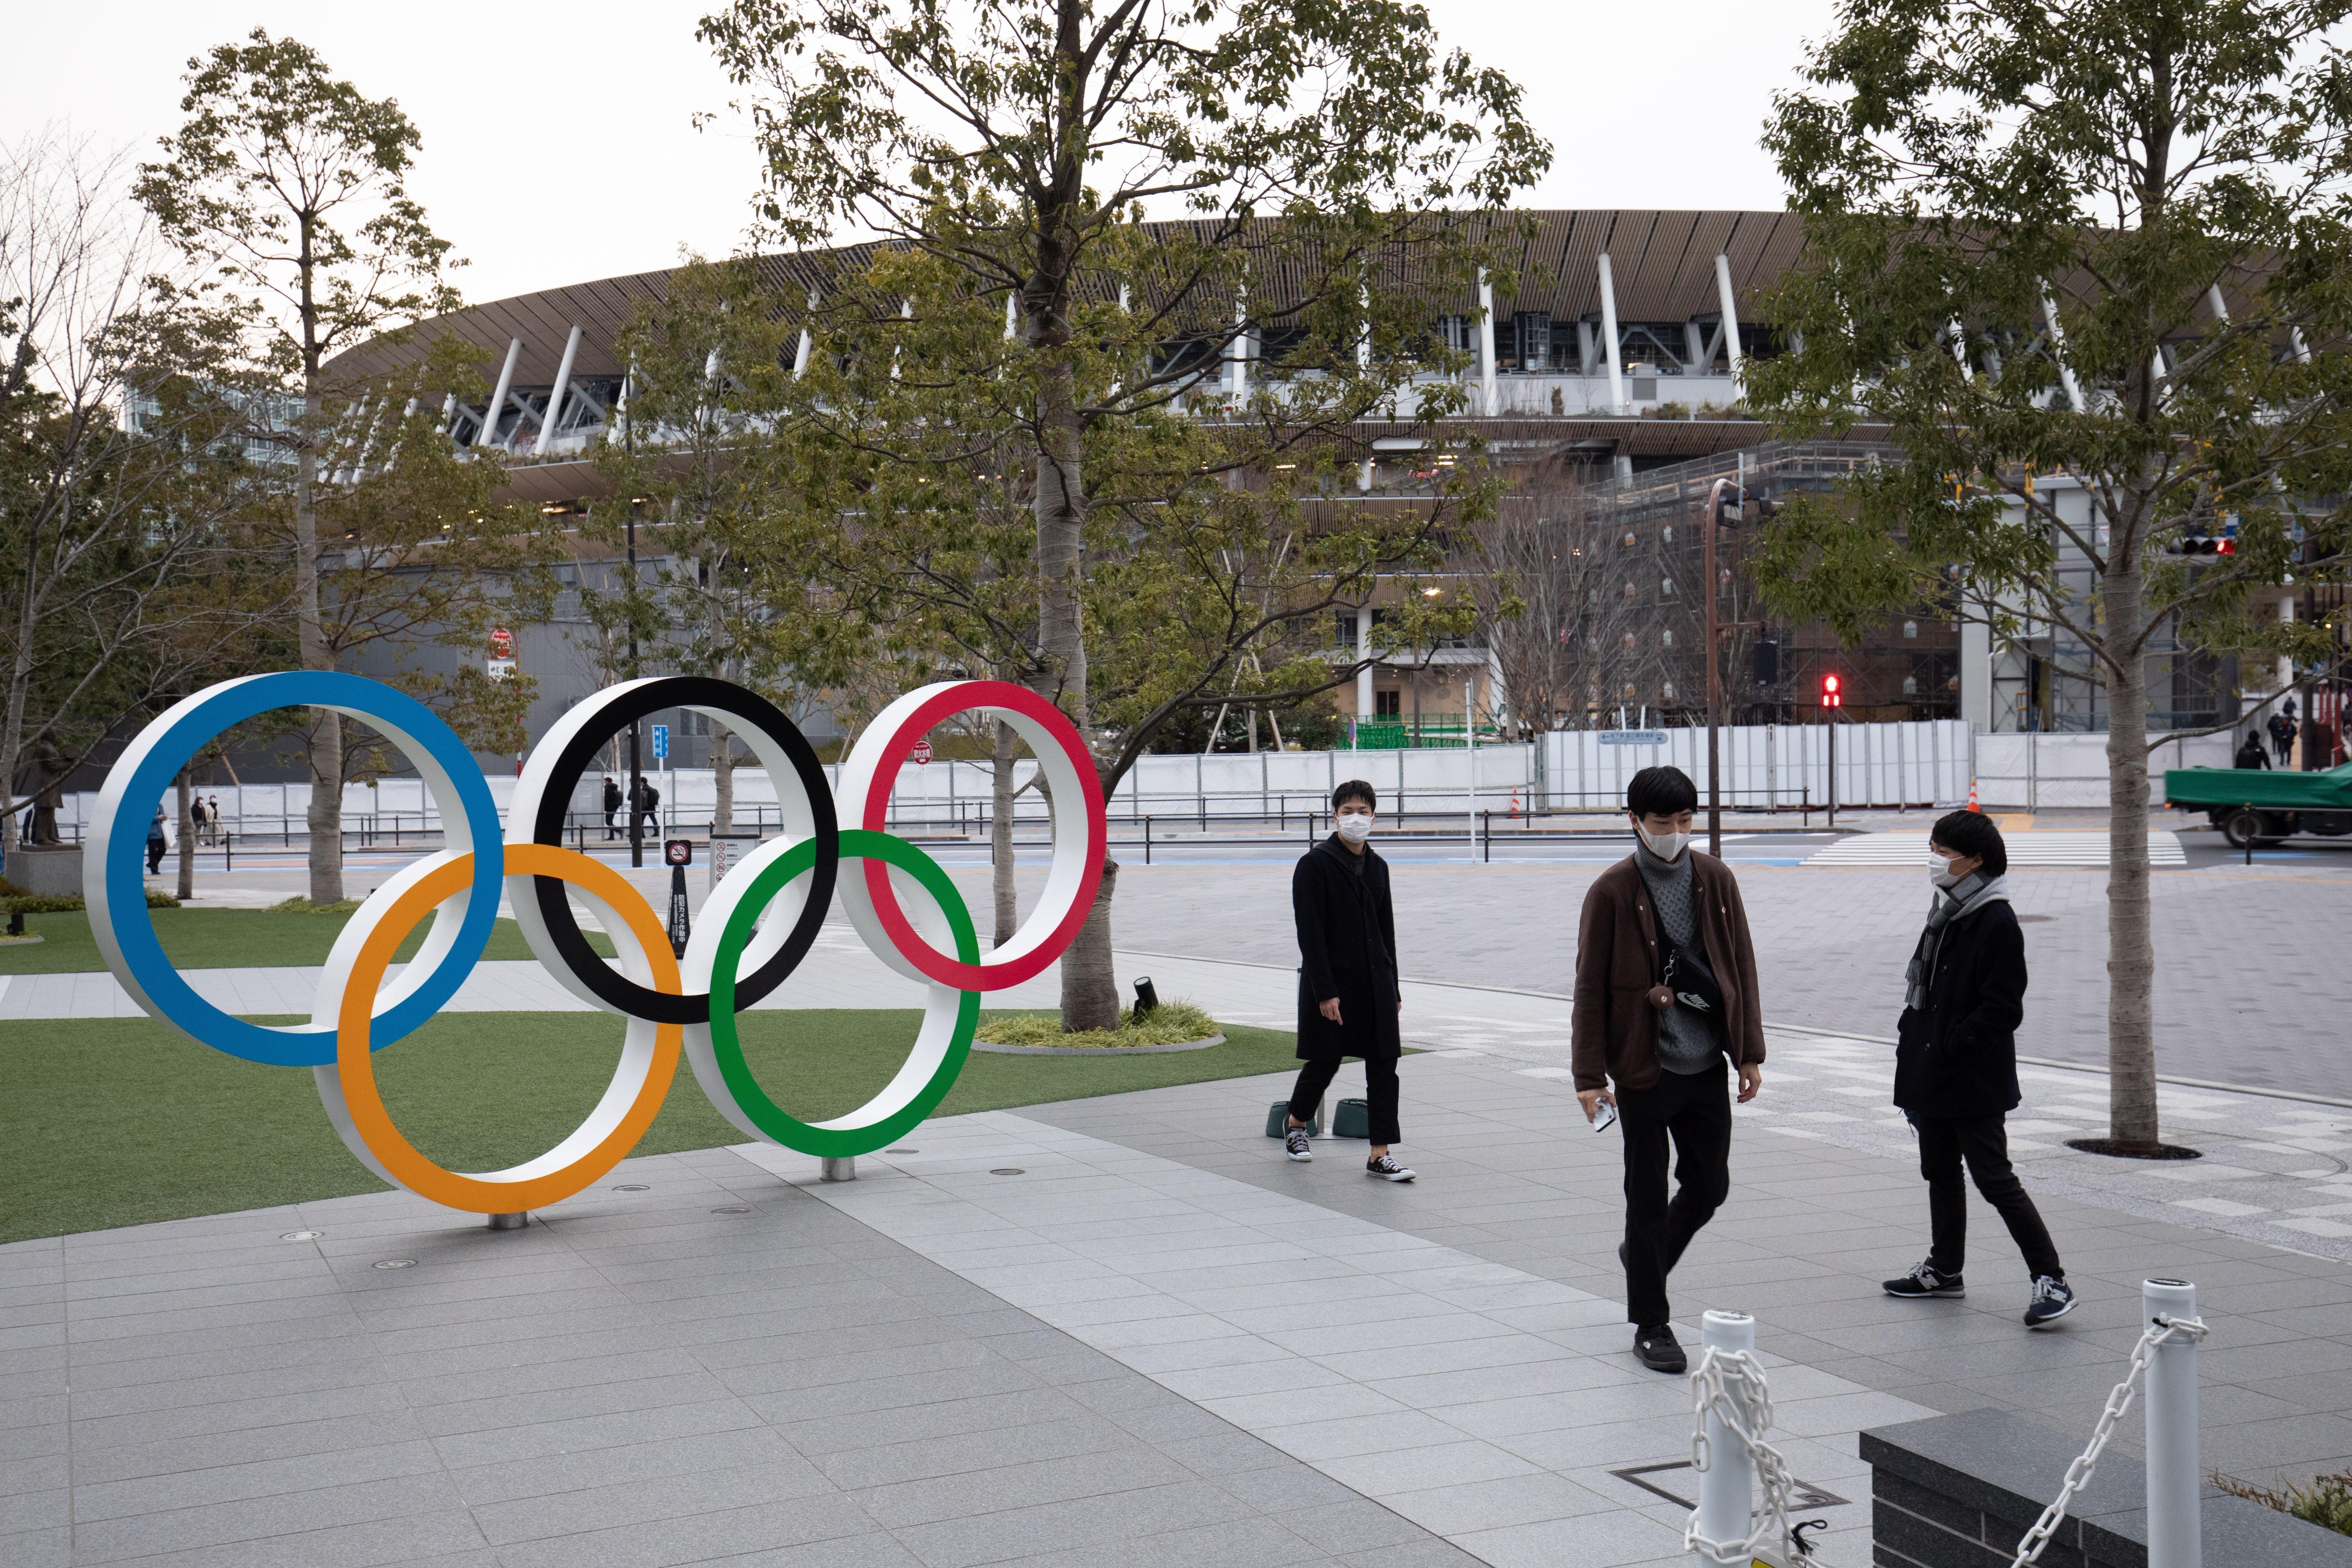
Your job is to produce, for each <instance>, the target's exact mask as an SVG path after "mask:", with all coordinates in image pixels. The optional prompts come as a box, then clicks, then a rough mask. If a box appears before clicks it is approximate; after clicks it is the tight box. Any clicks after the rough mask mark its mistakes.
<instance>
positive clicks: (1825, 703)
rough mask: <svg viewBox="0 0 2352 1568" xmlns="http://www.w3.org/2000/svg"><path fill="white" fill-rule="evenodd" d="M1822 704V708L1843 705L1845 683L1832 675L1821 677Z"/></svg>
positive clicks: (1840, 706) (1841, 706)
mask: <svg viewBox="0 0 2352 1568" xmlns="http://www.w3.org/2000/svg"><path fill="white" fill-rule="evenodd" d="M1843 706H1845V683H1844V682H1843V681H1842V680H1840V679H1838V678H1837V677H1836V676H1834V675H1824V676H1822V707H1824V708H1843Z"/></svg>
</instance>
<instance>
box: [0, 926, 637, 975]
mask: <svg viewBox="0 0 2352 1568" xmlns="http://www.w3.org/2000/svg"><path fill="white" fill-rule="evenodd" d="M147 912H148V913H149V914H150V915H151V916H152V917H153V919H154V921H155V936H156V940H158V941H159V942H162V943H163V952H164V953H165V955H166V956H167V957H169V958H170V959H171V961H172V962H173V963H174V964H176V965H177V966H178V967H180V968H182V969H243V968H247V967H248V966H251V965H256V964H271V963H282V964H308V963H326V962H327V950H328V949H329V948H331V947H332V946H334V945H335V937H336V935H337V934H338V933H339V932H341V931H342V929H343V923H344V922H345V921H348V920H350V919H351V916H349V915H302V914H275V913H272V912H271V911H269V910H148V911H147ZM429 925H430V922H429V921H417V922H416V929H415V931H411V932H409V933H408V939H407V940H406V941H405V942H402V943H401V944H400V953H399V956H400V957H402V958H407V957H409V956H411V955H412V954H414V953H415V952H416V949H417V947H418V945H419V944H420V943H422V942H424V941H425V931H426V930H427V929H428V927H429ZM25 930H26V931H28V932H30V933H31V934H33V935H35V936H37V937H39V938H40V939H41V940H40V941H39V942H30V943H27V944H26V945H25V946H22V947H9V946H0V974H71V973H80V972H83V971H88V970H99V969H104V968H105V967H106V960H105V959H104V958H103V957H101V956H100V954H99V951H98V941H97V939H96V938H94V937H92V936H91V935H90V934H89V916H88V915H86V914H83V913H80V912H79V911H78V910H77V911H74V912H71V913H68V914H56V915H26V917H25ZM588 942H589V944H590V945H591V946H593V948H595V950H596V951H597V952H601V953H603V954H604V956H605V957H607V958H610V957H611V956H612V955H613V941H612V939H611V938H610V937H608V936H606V935H605V934H604V932H603V931H596V930H593V929H590V930H589V931H588ZM530 955H531V953H530V948H529V947H528V946H527V945H525V943H524V942H523V940H522V928H520V926H518V925H516V924H515V923H514V921H499V923H498V928H497V929H496V930H495V931H491V933H490V943H489V947H488V950H487V951H485V952H483V954H482V956H483V957H485V958H529V957H530Z"/></svg>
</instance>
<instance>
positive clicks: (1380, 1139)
mask: <svg viewBox="0 0 2352 1568" xmlns="http://www.w3.org/2000/svg"><path fill="white" fill-rule="evenodd" d="M1340 1059H1341V1058H1338V1057H1316V1058H1313V1059H1311V1060H1310V1061H1308V1062H1307V1065H1306V1066H1305V1067H1302V1068H1299V1069H1298V1081H1297V1083H1296V1084H1294V1085H1292V1086H1291V1090H1290V1114H1291V1115H1292V1116H1293V1117H1294V1118H1296V1119H1297V1120H1298V1121H1313V1120H1314V1119H1315V1107H1316V1105H1317V1103H1318V1101H1320V1100H1322V1098H1323V1091H1324V1090H1325V1089H1328V1088H1330V1087H1331V1079H1332V1077H1333V1075H1335V1074H1336V1073H1338V1072H1339V1062H1340ZM1363 1060H1364V1099H1365V1100H1366V1101H1367V1102H1368V1104H1369V1106H1370V1110H1371V1113H1372V1142H1375V1143H1402V1142H1404V1134H1403V1133H1402V1132H1400V1131H1397V1070H1396V1068H1397V1059H1396V1058H1394V1057H1366V1058H1363ZM1323 1131H1326V1132H1328V1131H1331V1130H1330V1129H1329V1128H1328V1127H1327V1128H1325V1129H1324V1130H1323Z"/></svg>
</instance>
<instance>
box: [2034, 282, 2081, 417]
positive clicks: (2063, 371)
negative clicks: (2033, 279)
mask: <svg viewBox="0 0 2352 1568" xmlns="http://www.w3.org/2000/svg"><path fill="white" fill-rule="evenodd" d="M2042 323H2043V324H2044V325H2045V326H2047V327H2048V328H2049V329H2050V346H2051V349H2052V357H2053V358H2054V359H2055V360H2057V362H2058V380H2059V382H2060V383H2061V384H2063V386H2064V387H2065V388H2066V402H2067V405H2068V406H2070V407H2072V408H2073V409H2074V412H2075V413H2077V414H2081V413H2083V412H2084V411H2085V410H2086V408H2087V406H2088V405H2086V404H2084V401H2083V384H2082V383H2081V382H2079V381H2076V380H2075V379H2074V367H2073V366H2071V365H2069V364H2068V363H2066V329H2065V328H2063V327H2062V326H2060V325H2059V324H2058V302H2057V301H2056V300H2053V299H2052V298H2051V297H2050V285H2049V284H2047V283H2044V284H2043V285H2042Z"/></svg>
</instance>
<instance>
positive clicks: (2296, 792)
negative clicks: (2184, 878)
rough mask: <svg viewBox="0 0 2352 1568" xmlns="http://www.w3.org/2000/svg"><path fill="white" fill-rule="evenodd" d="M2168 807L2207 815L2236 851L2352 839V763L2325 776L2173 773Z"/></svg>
mask: <svg viewBox="0 0 2352 1568" xmlns="http://www.w3.org/2000/svg"><path fill="white" fill-rule="evenodd" d="M2164 803H2165V804H2166V805H2168V806H2172V807H2174V808H2176V809H2179V810H2182V811H2201V812H2203V813H2204V814H2205V815H2206V816H2207V818H2208V819H2210V821H2211V822H2212V824H2213V826H2216V827H2219V828H2220V829H2221V832H2222V835H2223V836H2224V837H2227V838H2228V839H2229V840H2230V843H2231V847H2233V848H2238V849H2243V848H2245V847H2247V846H2248V845H2250V844H2251V845H2257V846H2259V845H2263V844H2275V843H2277V842H2278V841H2279V840H2280V839H2282V838H2284V837H2289V836H2290V835H2293V834H2296V833H2317V834H2322V835H2325V836H2326V837H2330V838H2336V837H2342V836H2343V835H2345V834H2347V833H2352V763H2345V764H2344V765H2343V766H2342V767H2340V768H2329V769H2328V770H2327V771H2326V772H2325V773H2289V772H2286V771H2285V770H2284V769H2282V770H2280V771H2278V772H2276V773H2273V772H2272V771H2271V770H2270V769H2268V768H2168V769H2166V770H2165V774H2164Z"/></svg>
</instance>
